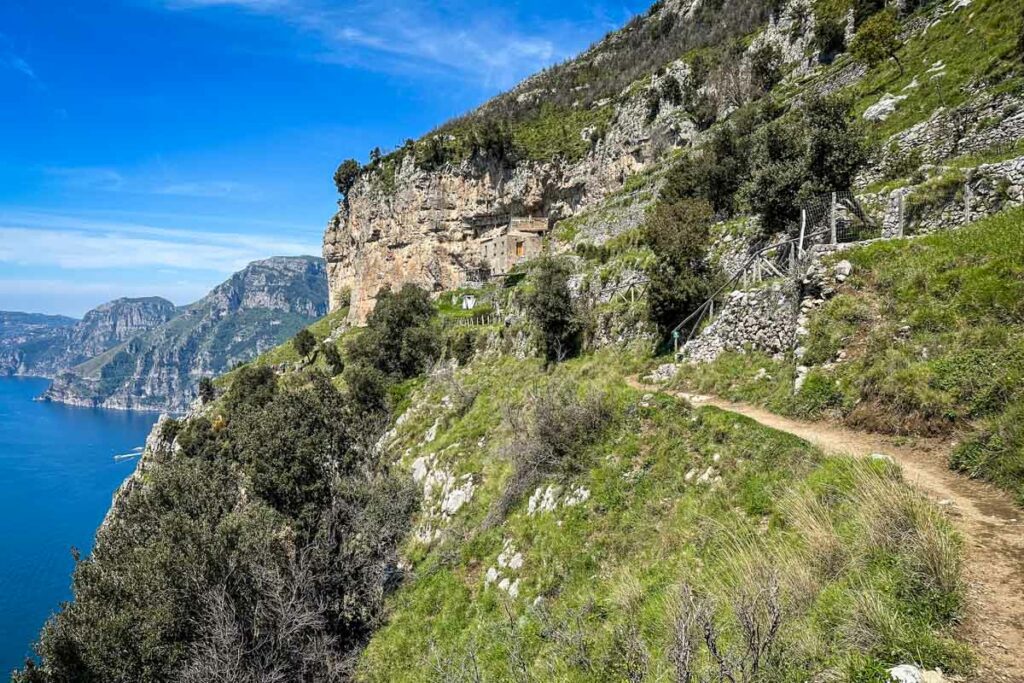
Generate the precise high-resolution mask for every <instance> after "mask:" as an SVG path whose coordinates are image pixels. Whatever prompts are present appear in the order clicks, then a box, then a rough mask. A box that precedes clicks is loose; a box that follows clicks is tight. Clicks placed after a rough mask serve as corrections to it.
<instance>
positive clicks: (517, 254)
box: [478, 217, 548, 277]
mask: <svg viewBox="0 0 1024 683" xmlns="http://www.w3.org/2000/svg"><path fill="white" fill-rule="evenodd" d="M547 229H548V220H547V218H532V217H523V218H516V217H512V218H510V219H508V222H507V223H505V224H504V225H501V226H498V227H496V228H494V229H492V230H490V231H488V232H486V233H483V234H482V235H481V236H480V238H479V246H478V249H479V256H480V260H481V262H482V263H484V264H486V266H487V270H488V273H489V274H490V275H491V276H492V277H493V276H495V275H505V274H507V273H508V272H509V271H511V270H512V269H513V268H514V267H515V266H516V265H518V264H520V263H522V262H524V261H528V260H530V259H534V258H537V257H538V256H540V255H541V253H542V252H543V250H544V234H545V233H546V232H547Z"/></svg>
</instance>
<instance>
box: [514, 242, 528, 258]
mask: <svg viewBox="0 0 1024 683" xmlns="http://www.w3.org/2000/svg"><path fill="white" fill-rule="evenodd" d="M524 256H526V246H525V245H524V244H523V243H522V242H516V258H522V257H524Z"/></svg>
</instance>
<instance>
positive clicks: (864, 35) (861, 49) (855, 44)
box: [850, 8, 903, 75]
mask: <svg viewBox="0 0 1024 683" xmlns="http://www.w3.org/2000/svg"><path fill="white" fill-rule="evenodd" d="M901 46H902V41H901V40H900V22H899V17H897V16H896V11H895V10H893V9H891V8H890V9H886V10H883V11H881V12H879V13H877V14H875V15H873V16H872V17H871V18H870V19H868V20H867V21H865V22H864V25H863V26H861V27H860V30H859V31H857V35H856V36H854V38H853V41H852V42H851V43H850V54H851V55H853V57H854V58H855V59H857V60H858V61H860V62H863V63H864V64H866V65H867V66H869V67H873V66H876V65H878V64H881V63H882V62H883V61H885V60H886V59H892V60H893V61H894V62H896V66H898V67H899V69H900V75H903V63H902V62H900V59H899V54H898V53H899V49H900V47H901Z"/></svg>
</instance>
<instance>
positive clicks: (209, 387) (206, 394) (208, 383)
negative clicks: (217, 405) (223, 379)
mask: <svg viewBox="0 0 1024 683" xmlns="http://www.w3.org/2000/svg"><path fill="white" fill-rule="evenodd" d="M216 397H217V389H216V388H215V387H214V386H213V380H212V379H210V378H209V377H203V378H202V379H200V380H199V400H200V401H202V402H203V403H204V404H206V403H209V402H211V401H212V400H213V399H215V398H216Z"/></svg>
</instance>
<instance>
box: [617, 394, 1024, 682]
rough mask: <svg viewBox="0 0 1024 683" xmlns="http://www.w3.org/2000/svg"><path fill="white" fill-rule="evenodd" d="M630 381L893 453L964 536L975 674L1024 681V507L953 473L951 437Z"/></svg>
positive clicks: (795, 430)
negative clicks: (851, 425) (896, 435)
mask: <svg viewBox="0 0 1024 683" xmlns="http://www.w3.org/2000/svg"><path fill="white" fill-rule="evenodd" d="M630 384H631V385H632V386H633V387H635V388H637V389H640V390H642V391H651V392H662V393H668V394H670V395H672V396H676V397H678V398H682V399H686V400H687V401H689V402H690V403H692V404H693V405H694V406H714V407H715V408H719V409H721V410H727V411H730V412H733V413H737V414H739V415H744V416H746V417H749V418H750V419H752V420H754V421H756V422H759V423H761V424H763V425H765V426H766V427H771V428H772V429H777V430H779V431H782V432H786V433H788V434H792V435H794V436H797V437H799V438H801V439H803V440H805V441H807V442H809V443H811V444H813V445H815V446H817V447H818V448H820V449H821V450H822V451H824V452H826V453H833V454H841V455H850V456H854V457H860V458H864V457H870V456H871V455H872V454H875V453H882V454H885V455H888V456H890V457H891V458H892V459H893V460H894V461H895V462H897V463H898V464H899V465H900V466H901V467H902V468H903V474H904V478H905V479H906V480H907V481H908V482H909V483H911V484H913V485H914V486H916V487H917V488H918V489H920V490H921V491H923V492H924V493H926V494H927V495H928V496H929V497H930V498H933V499H934V500H935V501H937V502H939V503H941V504H942V505H943V506H944V507H946V508H947V509H948V511H949V514H950V518H951V520H952V521H953V523H954V524H955V525H956V527H957V528H958V529H959V530H960V532H961V533H962V534H963V537H964V546H965V547H964V550H965V553H966V557H965V578H966V579H967V583H968V592H969V605H970V607H969V609H970V612H969V613H968V615H967V619H966V620H965V624H964V636H965V637H966V639H967V640H968V642H970V643H971V645H972V646H973V647H974V648H975V652H976V653H977V655H978V659H979V663H978V672H977V675H976V676H975V677H974V678H973V679H972V680H976V681H985V682H988V681H993V682H995V681H998V682H1000V683H1024V523H1022V521H1021V520H1022V519H1024V510H1021V509H1020V508H1018V507H1017V506H1016V505H1014V503H1013V502H1012V500H1011V499H1010V496H1008V495H1007V494H1005V493H1003V492H1002V491H999V490H997V489H995V488H993V487H992V486H989V485H987V484H985V483H982V482H979V481H974V480H972V479H968V478H967V477H964V476H961V475H958V474H956V473H954V472H952V471H951V470H950V469H949V468H948V467H947V464H946V463H947V457H948V455H949V444H948V442H939V441H935V440H926V439H920V440H916V441H915V442H914V444H913V445H911V446H907V445H898V444H897V442H896V441H895V440H894V439H892V438H890V437H886V436H884V435H879V434H868V433H864V432H857V431H854V430H851V429H846V428H844V427H840V426H837V425H834V424H830V423H827V422H805V421H802V420H795V419H791V418H787V417H782V416H780V415H776V414H774V413H770V412H768V411H767V410H764V409H762V408H758V407H757V406H752V405H748V404H744V403H732V402H730V401H726V400H723V399H719V398H716V397H713V396H702V395H698V394H688V393H685V392H676V391H666V390H664V389H662V388H660V387H657V386H653V385H647V384H643V383H641V382H639V381H637V380H630Z"/></svg>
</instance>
